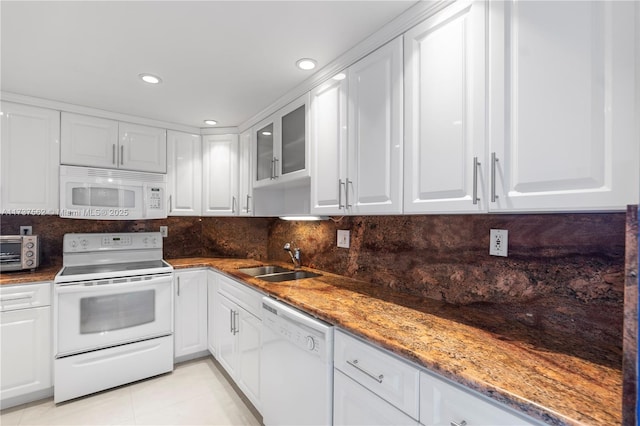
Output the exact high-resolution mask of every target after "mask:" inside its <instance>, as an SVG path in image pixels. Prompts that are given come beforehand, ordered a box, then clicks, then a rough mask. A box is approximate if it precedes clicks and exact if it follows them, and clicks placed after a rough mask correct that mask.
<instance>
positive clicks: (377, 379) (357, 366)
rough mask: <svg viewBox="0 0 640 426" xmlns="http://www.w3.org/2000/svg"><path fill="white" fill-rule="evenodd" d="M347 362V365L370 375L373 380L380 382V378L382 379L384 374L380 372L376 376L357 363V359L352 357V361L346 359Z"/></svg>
mask: <svg viewBox="0 0 640 426" xmlns="http://www.w3.org/2000/svg"><path fill="white" fill-rule="evenodd" d="M347 364H349V365H351V366H353V367H355V368H357V369H358V370H360V371H362V372H363V373H364V374H366V375H367V376H369V377H371V378H372V379H373V380H375V381H376V382H378V383H382V379H384V376H383V375H382V374H380V375H379V376H376V375H374V374H371V373H369V372H368V371H367V370H365V369H364V368H362V367H360V366H359V365H358V360H357V359H354V360H353V361H349V360H347Z"/></svg>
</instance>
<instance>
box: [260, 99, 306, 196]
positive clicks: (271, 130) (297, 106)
mask: <svg viewBox="0 0 640 426" xmlns="http://www.w3.org/2000/svg"><path fill="white" fill-rule="evenodd" d="M308 109H309V95H308V94H305V95H303V96H301V97H300V98H298V99H296V100H295V101H293V102H291V103H290V104H289V105H287V106H286V107H284V108H282V109H281V110H279V111H278V112H277V113H275V114H274V115H272V116H271V117H269V118H267V119H266V120H264V121H262V122H261V123H258V124H257V125H256V126H255V127H254V130H253V131H254V133H255V137H256V145H255V151H254V152H255V154H256V156H255V162H254V164H255V171H256V175H255V180H254V184H253V186H254V187H256V188H258V187H262V186H268V185H273V184H278V183H286V182H291V181H295V180H298V179H300V178H305V177H308V176H309V148H308V143H307V142H308V140H309V124H308V118H307V117H308Z"/></svg>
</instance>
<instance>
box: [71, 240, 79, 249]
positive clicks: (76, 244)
mask: <svg viewBox="0 0 640 426" xmlns="http://www.w3.org/2000/svg"><path fill="white" fill-rule="evenodd" d="M77 246H78V242H77V241H76V240H73V241H71V247H73V248H76V247H77Z"/></svg>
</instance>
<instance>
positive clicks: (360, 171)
mask: <svg viewBox="0 0 640 426" xmlns="http://www.w3.org/2000/svg"><path fill="white" fill-rule="evenodd" d="M341 74H342V75H340V74H339V75H338V76H337V77H338V78H340V77H345V78H344V79H343V80H339V79H336V78H335V77H334V78H333V79H331V80H328V81H327V82H325V83H324V84H322V85H320V86H318V87H317V88H315V89H314V90H313V91H312V92H311V102H312V105H311V120H310V121H311V150H312V164H313V170H312V179H311V212H312V213H315V214H393V213H401V212H402V145H403V143H402V87H403V85H402V37H398V38H397V39H395V40H393V41H391V42H390V43H388V44H386V45H384V46H382V47H381V48H380V49H378V50H376V51H375V52H373V53H371V54H370V55H369V56H367V57H365V58H364V59H362V60H360V61H359V62H357V63H355V64H354V65H352V66H351V67H350V68H349V69H347V70H346V71H345V72H343V73H341Z"/></svg>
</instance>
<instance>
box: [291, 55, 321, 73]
mask: <svg viewBox="0 0 640 426" xmlns="http://www.w3.org/2000/svg"><path fill="white" fill-rule="evenodd" d="M316 65H317V62H316V60H315V59H311V58H302V59H298V61H297V62H296V66H297V67H298V68H300V69H301V70H305V71H308V70H312V69H314V68H315V67H316Z"/></svg>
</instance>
